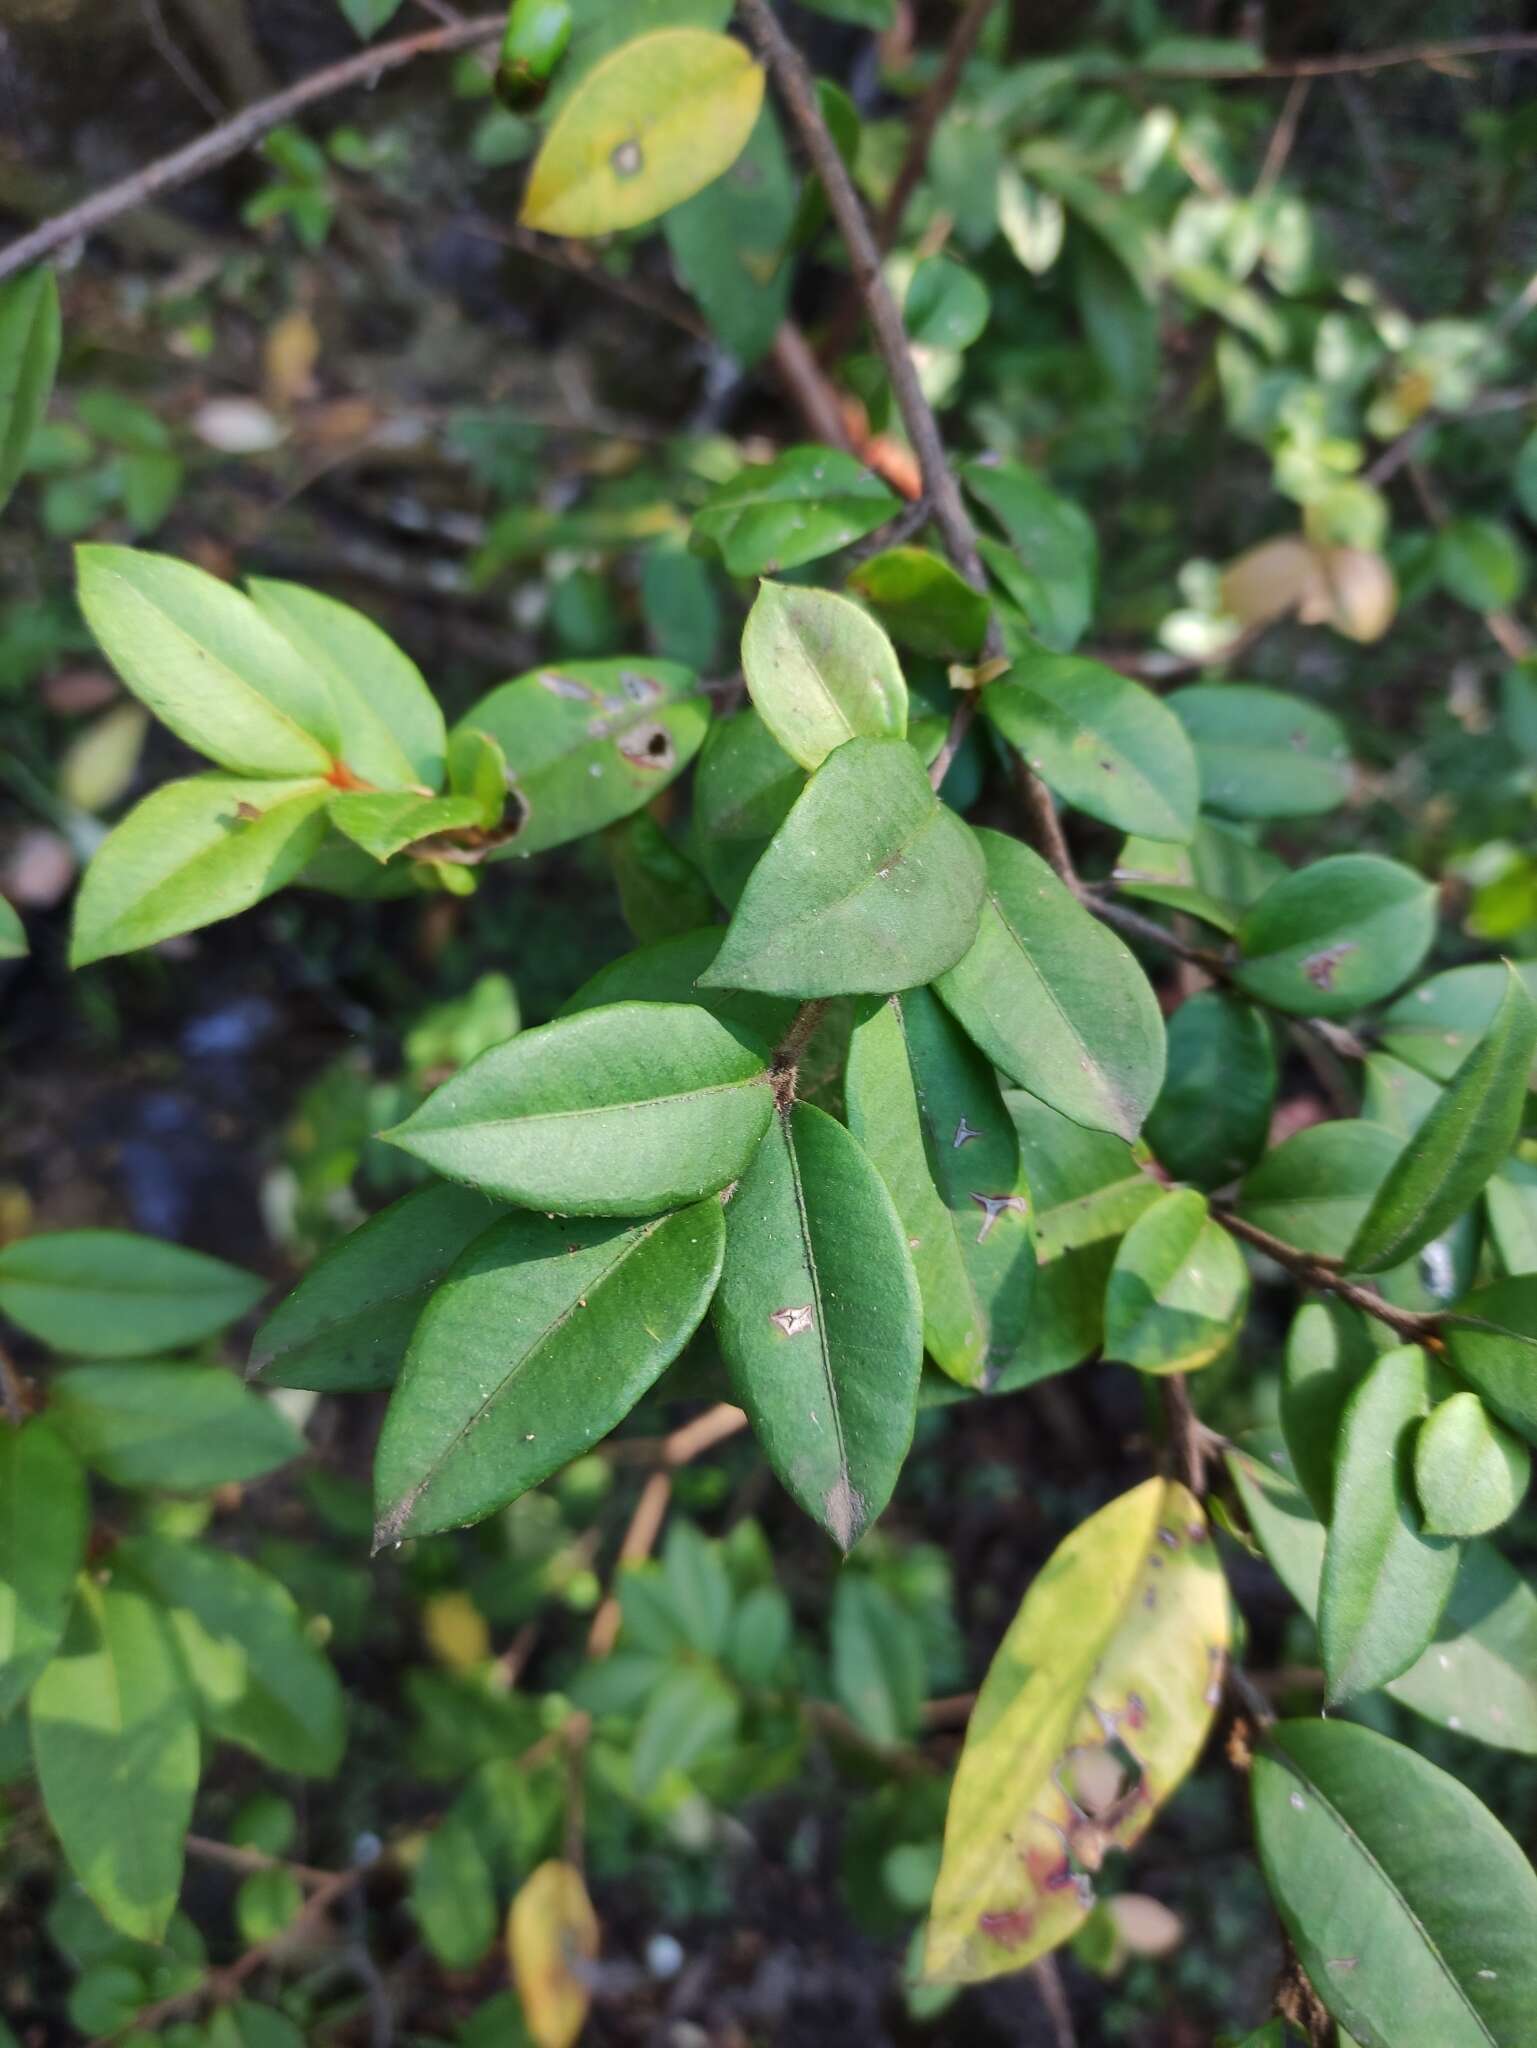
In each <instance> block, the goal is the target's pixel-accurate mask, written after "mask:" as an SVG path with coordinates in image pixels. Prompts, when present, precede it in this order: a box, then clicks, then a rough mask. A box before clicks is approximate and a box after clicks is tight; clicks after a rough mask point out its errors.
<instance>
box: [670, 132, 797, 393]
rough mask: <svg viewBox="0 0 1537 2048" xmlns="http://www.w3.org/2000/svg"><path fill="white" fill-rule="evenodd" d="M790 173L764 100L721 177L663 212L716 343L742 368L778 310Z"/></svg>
mask: <svg viewBox="0 0 1537 2048" xmlns="http://www.w3.org/2000/svg"><path fill="white" fill-rule="evenodd" d="M795 204H796V202H795V181H794V178H793V177H792V175H791V172H790V160H789V158H788V157H787V156H786V154H785V146H784V142H783V139H782V138H781V136H780V132H779V123H778V121H777V120H776V119H775V118H774V112H773V109H772V108H771V107H768V106H765V107H764V108H763V110H762V112H761V113H760V114H759V116H758V120H757V124H756V126H755V127H754V129H753V131H752V134H751V135H750V136H749V138H748V141H747V146H746V148H745V149H744V150H743V151H742V154H741V155H740V156H739V157H738V158H737V160H736V162H735V163H734V164H733V165H732V166H731V168H730V170H729V171H727V172H726V173H725V175H724V176H723V177H721V178H717V179H716V181H715V183H714V184H713V185H708V186H706V188H705V189H704V191H702V192H699V193H696V194H695V196H694V197H693V198H692V199H689V200H686V201H685V202H684V204H683V205H682V206H676V207H674V208H673V209H672V211H671V212H670V213H669V214H668V216H667V219H666V223H665V232H666V235H667V246H668V248H669V249H670V250H671V251H672V260H673V262H674V264H675V265H676V266H677V269H678V272H679V274H680V275H681V277H682V279H683V282H684V283H685V284H686V285H687V286H688V289H689V290H690V292H692V294H693V295H694V297H695V298H696V299H697V300H698V301H699V305H700V308H701V310H702V311H703V313H704V316H705V318H706V319H707V320H708V321H709V323H710V326H711V328H712V330H713V331H714V333H715V334H716V335H717V336H718V338H719V340H720V342H721V345H722V346H723V347H724V348H726V349H727V350H729V352H730V353H731V354H732V355H734V356H735V357H736V359H737V361H738V362H739V363H741V364H742V365H743V367H744V368H750V367H751V366H752V365H753V364H754V363H756V362H757V360H758V359H759V357H760V356H762V355H764V354H766V352H767V351H768V348H769V346H770V345H771V343H772V342H773V339H774V336H775V334H776V332H777V331H778V328H779V323H780V321H781V320H783V318H784V316H785V308H786V305H787V304H788V302H789V296H790V277H791V265H790V264H788V263H787V262H785V260H784V258H785V250H786V245H787V243H788V241H789V236H790V229H791V226H792V224H793V222H794V220H795Z"/></svg>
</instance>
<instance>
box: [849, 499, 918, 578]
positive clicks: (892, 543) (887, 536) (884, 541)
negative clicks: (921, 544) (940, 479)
mask: <svg viewBox="0 0 1537 2048" xmlns="http://www.w3.org/2000/svg"><path fill="white" fill-rule="evenodd" d="M933 517H934V507H933V506H932V505H931V504H930V503H929V501H928V499H927V497H923V498H914V500H913V502H912V503H911V504H910V505H904V506H903V507H902V509H901V511H900V512H897V513H894V514H893V515H892V517H891V518H890V519H888V520H887V521H886V524H885V525H884V526H878V527H876V529H875V531H874V533H867V534H866V535H865V537H864V539H863V540H859V541H855V543H854V545H853V546H852V547H849V548H845V549H844V551H843V565H844V568H845V569H846V570H847V569H857V568H858V567H859V565H860V563H861V562H868V561H869V560H870V558H871V556H872V555H883V554H884V553H885V552H886V550H887V548H899V547H902V546H904V545H905V544H906V543H907V542H908V541H910V540H915V539H916V538H917V536H918V535H919V534H920V533H922V531H923V529H924V528H925V527H926V526H927V525H928V523H929V521H930V520H931V519H932V518H933Z"/></svg>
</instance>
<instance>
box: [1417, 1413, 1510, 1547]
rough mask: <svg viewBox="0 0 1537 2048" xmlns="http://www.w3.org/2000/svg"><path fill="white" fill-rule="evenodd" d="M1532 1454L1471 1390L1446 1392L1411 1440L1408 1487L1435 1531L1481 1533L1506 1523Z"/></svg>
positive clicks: (1428, 1523) (1438, 1533) (1444, 1533)
mask: <svg viewBox="0 0 1537 2048" xmlns="http://www.w3.org/2000/svg"><path fill="white" fill-rule="evenodd" d="M1531 1477H1532V1454H1531V1452H1530V1451H1529V1450H1528V1449H1527V1448H1526V1445H1525V1444H1524V1443H1522V1442H1521V1441H1520V1439H1519V1438H1518V1437H1514V1436H1512V1435H1511V1434H1510V1432H1509V1430H1505V1429H1501V1427H1500V1425H1499V1424H1498V1423H1497V1422H1496V1421H1495V1420H1494V1419H1493V1417H1492V1416H1491V1415H1490V1414H1489V1412H1488V1410H1487V1409H1486V1408H1485V1407H1484V1404H1483V1402H1482V1401H1480V1400H1479V1398H1478V1396H1477V1394H1470V1393H1467V1392H1463V1393H1460V1394H1452V1395H1450V1396H1449V1397H1448V1398H1447V1399H1446V1400H1444V1401H1442V1402H1441V1403H1439V1405H1438V1406H1436V1407H1435V1408H1433V1409H1432V1410H1431V1411H1430V1414H1429V1416H1428V1417H1427V1418H1426V1420H1425V1421H1424V1422H1423V1423H1422V1424H1421V1426H1420V1431H1419V1434H1418V1435H1417V1436H1416V1438H1415V1440H1414V1490H1415V1492H1416V1494H1417V1495H1418V1496H1419V1503H1420V1509H1421V1512H1422V1514H1423V1515H1424V1519H1425V1527H1426V1529H1427V1531H1429V1532H1430V1533H1431V1534H1432V1535H1436V1536H1486V1535H1487V1534H1488V1533H1489V1531H1490V1530H1491V1529H1498V1528H1499V1527H1500V1525H1501V1524H1502V1523H1503V1522H1508V1521H1509V1520H1510V1518H1511V1516H1512V1515H1513V1514H1514V1513H1515V1511H1516V1509H1517V1508H1518V1507H1519V1506H1520V1505H1521V1503H1522V1501H1523V1500H1524V1499H1525V1498H1526V1490H1527V1487H1528V1486H1529V1485H1530V1484H1531Z"/></svg>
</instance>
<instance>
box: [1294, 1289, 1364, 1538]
mask: <svg viewBox="0 0 1537 2048" xmlns="http://www.w3.org/2000/svg"><path fill="white" fill-rule="evenodd" d="M1377 1355H1378V1350H1377V1346H1376V1345H1375V1344H1374V1343H1373V1341H1372V1335H1371V1330H1370V1327H1369V1326H1368V1324H1367V1321H1366V1318H1365V1317H1364V1316H1363V1315H1362V1314H1361V1312H1360V1310H1359V1309H1354V1308H1350V1307H1348V1306H1347V1304H1346V1303H1344V1302H1343V1301H1338V1300H1335V1299H1333V1298H1332V1297H1330V1298H1326V1299H1324V1300H1322V1301H1307V1302H1304V1303H1303V1305H1302V1307H1301V1308H1299V1309H1298V1311H1297V1313H1296V1315H1295V1317H1294V1318H1293V1319H1292V1326H1291V1329H1290V1330H1289V1331H1288V1332H1287V1336H1286V1351H1285V1354H1284V1358H1283V1361H1282V1366H1281V1428H1282V1431H1283V1433H1284V1434H1285V1437H1286V1448H1287V1450H1288V1451H1290V1453H1291V1459H1292V1464H1293V1465H1294V1466H1295V1467H1296V1471H1297V1477H1298V1479H1299V1480H1300V1481H1301V1483H1302V1488H1303V1491H1304V1492H1305V1493H1306V1495H1307V1497H1308V1499H1309V1501H1310V1502H1311V1503H1312V1506H1313V1512H1314V1513H1315V1514H1316V1515H1317V1516H1318V1518H1319V1520H1320V1521H1324V1522H1327V1521H1328V1519H1329V1517H1330V1515H1331V1514H1332V1513H1333V1511H1334V1446H1335V1444H1336V1443H1337V1442H1338V1440H1339V1433H1340V1424H1341V1423H1342V1422H1343V1420H1344V1417H1345V1409H1346V1407H1347V1406H1348V1405H1349V1402H1350V1397H1351V1395H1352V1394H1354V1392H1355V1390H1356V1388H1357V1387H1358V1386H1360V1384H1361V1382H1362V1380H1364V1379H1365V1377H1366V1375H1367V1373H1368V1372H1370V1370H1371V1368H1372V1365H1373V1363H1374V1362H1375V1360H1376V1358H1377Z"/></svg>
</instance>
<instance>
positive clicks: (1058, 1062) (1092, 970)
mask: <svg viewBox="0 0 1537 2048" xmlns="http://www.w3.org/2000/svg"><path fill="white" fill-rule="evenodd" d="M976 838H977V840H978V842H979V843H980V845H981V847H982V851H983V854H984V856H985V858H986V862H987V896H986V901H985V902H984V904H983V909H982V922H981V928H980V930H979V931H978V933H977V937H976V943H975V944H974V945H973V946H972V947H971V949H970V951H969V952H968V953H967V954H966V956H965V958H964V959H963V960H961V961H960V962H959V963H958V964H957V965H955V966H954V967H953V968H952V969H951V970H950V971H949V972H948V973H945V974H943V975H941V977H940V979H939V993H940V995H941V996H942V997H943V998H944V1001H945V1004H946V1007H947V1008H948V1009H949V1010H950V1011H951V1012H952V1013H953V1015H954V1016H955V1018H956V1020H957V1022H958V1023H959V1024H960V1025H961V1026H962V1028H963V1029H964V1030H965V1031H966V1033H967V1035H968V1036H969V1037H970V1038H972V1039H973V1040H974V1041H975V1043H976V1044H977V1045H979V1046H980V1047H981V1049H982V1051H983V1052H985V1053H986V1054H987V1056H988V1058H989V1059H990V1060H991V1061H992V1062H993V1064H994V1065H995V1066H997V1067H1000V1068H1002V1070H1003V1072H1004V1073H1006V1074H1007V1075H1008V1076H1009V1078H1010V1079H1011V1080H1014V1081H1017V1082H1018V1083H1019V1085H1020V1086H1021V1087H1022V1088H1027V1089H1029V1091H1030V1093H1031V1094H1032V1095H1036V1096H1039V1097H1040V1099H1041V1100H1042V1101H1043V1102H1045V1103H1048V1104H1049V1105H1050V1106H1051V1108H1053V1109H1056V1110H1060V1111H1061V1113H1062V1114H1063V1115H1064V1116H1068V1117H1071V1118H1072V1119H1073V1121H1074V1122H1075V1123H1081V1124H1084V1125H1086V1126H1088V1128H1089V1129H1091V1130H1100V1131H1110V1132H1113V1133H1114V1134H1115V1135H1116V1136H1118V1137H1122V1138H1127V1139H1130V1138H1134V1137H1135V1136H1136V1134H1137V1131H1138V1129H1139V1128H1140V1126H1141V1123H1142V1119H1143V1117H1144V1116H1145V1115H1146V1114H1147V1110H1148V1107H1149V1105H1150V1104H1151V1103H1152V1102H1153V1100H1154V1099H1155V1098H1156V1096H1157V1094H1158V1090H1159V1088H1160V1086H1161V1085H1162V1082H1163V1072H1164V1031H1163V1018H1162V1015H1161V1014H1160V1012H1159V1008H1158V1002H1157V998H1156V997H1155V996H1154V994H1153V991H1152V989H1151V987H1150V986H1149V984H1148V980H1147V976H1146V975H1145V974H1144V973H1143V972H1142V969H1141V968H1140V966H1138V964H1137V961H1136V960H1135V958H1134V957H1133V956H1132V954H1131V953H1130V952H1129V951H1128V950H1127V948H1126V947H1125V946H1124V945H1122V943H1121V941H1120V940H1119V939H1118V938H1117V937H1116V936H1115V934H1114V933H1113V932H1110V931H1107V930H1106V929H1105V927H1104V926H1103V925H1102V924H1101V923H1100V922H1099V920H1098V919H1097V918H1094V917H1091V916H1090V914H1089V913H1088V911H1086V910H1085V909H1084V908H1083V906H1082V905H1081V904H1080V903H1078V902H1077V901H1075V899H1074V898H1073V896H1072V894H1071V893H1070V891H1069V890H1068V889H1067V888H1065V887H1064V885H1063V884H1062V883H1061V882H1059V881H1058V879H1057V877H1056V876H1055V875H1054V874H1053V873H1052V871H1051V869H1050V868H1049V867H1048V866H1047V865H1046V863H1045V861H1043V860H1042V859H1041V857H1040V855H1039V854H1036V853H1033V852H1032V851H1031V850H1030V848H1029V847H1028V846H1024V845H1022V844H1021V843H1020V842H1019V841H1018V840H1017V839H1010V838H1008V837H1007V836H1006V835H1005V834H1003V833H1001V832H990V831H978V832H977V834H976Z"/></svg>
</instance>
